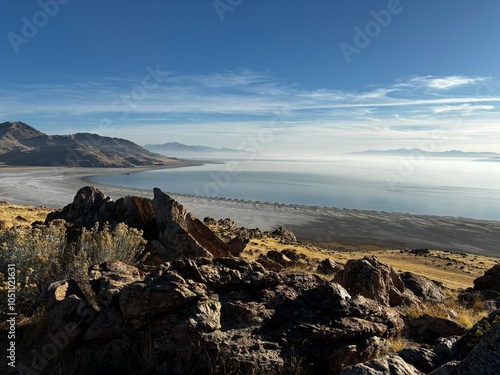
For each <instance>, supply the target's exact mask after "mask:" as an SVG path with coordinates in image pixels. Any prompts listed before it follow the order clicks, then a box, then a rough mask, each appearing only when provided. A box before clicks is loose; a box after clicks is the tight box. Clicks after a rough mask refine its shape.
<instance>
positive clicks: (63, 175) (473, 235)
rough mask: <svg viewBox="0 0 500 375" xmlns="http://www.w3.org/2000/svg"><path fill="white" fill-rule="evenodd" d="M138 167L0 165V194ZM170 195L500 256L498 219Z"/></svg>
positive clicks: (57, 188)
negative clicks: (23, 166)
mask: <svg viewBox="0 0 500 375" xmlns="http://www.w3.org/2000/svg"><path fill="white" fill-rule="evenodd" d="M183 163H186V164H183ZM187 165H193V164H192V163H190V162H179V163H178V164H175V165H171V166H169V167H181V166H187ZM164 168H165V167H164ZM141 170H146V168H57V169H53V168H1V169H0V181H1V182H0V200H2V201H8V202H10V203H14V204H23V205H35V206H38V205H45V206H48V207H51V208H61V207H63V206H65V205H66V204H68V203H71V202H72V201H73V197H74V195H75V193H76V192H77V191H78V189H80V188H81V187H83V186H85V185H89V183H88V182H86V181H85V178H87V177H89V176H95V175H99V174H110V173H113V174H120V173H135V172H139V171H141ZM93 185H94V186H96V187H97V188H99V189H100V190H101V191H102V192H103V193H104V194H106V195H108V196H110V197H111V198H112V199H114V200H116V199H118V198H120V197H123V196H126V195H138V196H143V197H147V198H152V195H153V192H152V189H151V191H145V190H139V189H131V188H123V187H118V186H109V185H98V184H93ZM166 193H168V192H166ZM170 195H171V196H172V197H174V198H175V199H176V200H178V201H179V202H181V203H182V204H183V205H184V206H185V207H186V208H187V209H188V210H190V211H191V212H192V213H193V214H194V215H196V216H197V217H199V218H201V219H202V218H204V217H205V216H211V217H213V218H216V219H220V218H231V219H233V220H234V221H235V222H236V224H237V225H238V226H244V227H247V228H260V229H262V230H273V229H276V228H277V227H279V226H285V227H287V228H289V229H291V230H293V231H294V232H295V233H296V234H297V236H298V237H299V238H301V239H309V240H313V241H318V242H336V243H344V244H348V245H356V244H358V245H359V244H364V245H366V244H370V245H378V246H383V247H394V248H400V247H404V248H431V249H438V250H450V251H460V252H467V253H474V254H480V255H486V256H495V257H499V256H500V248H499V245H498V244H499V243H500V221H493V220H477V219H468V218H455V217H444V216H428V215H412V214H407V213H393V212H378V211H363V210H353V209H342V208H327V207H311V206H300V205H285V204H276V203H274V204H273V203H267V202H253V201H243V200H235V199H222V198H209V197H199V196H193V195H182V194H170Z"/></svg>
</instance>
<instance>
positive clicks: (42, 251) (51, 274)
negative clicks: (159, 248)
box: [0, 220, 146, 316]
mask: <svg viewBox="0 0 500 375" xmlns="http://www.w3.org/2000/svg"><path fill="white" fill-rule="evenodd" d="M98 227H99V224H98V223H96V225H95V226H94V227H93V228H92V229H91V230H85V229H83V230H82V233H81V236H80V237H79V239H78V240H77V241H76V242H75V243H72V244H71V245H70V244H68V238H67V230H66V223H65V222H64V221H63V220H56V221H54V222H52V223H50V224H49V225H39V226H35V227H28V226H18V227H12V228H10V229H7V230H4V231H0V297H1V298H3V299H4V300H5V298H6V295H7V289H8V283H7V275H6V272H7V267H8V265H9V264H14V265H15V269H16V310H17V311H18V312H19V313H23V314H25V315H27V316H30V315H32V314H33V313H34V312H35V311H36V309H37V308H38V307H39V306H40V305H41V300H40V293H41V292H42V291H43V290H45V289H46V288H47V287H48V286H49V284H50V283H52V282H54V281H57V280H61V279H65V278H73V279H75V280H76V281H77V282H79V284H80V285H81V286H82V287H83V288H84V289H86V286H87V284H88V282H87V270H88V268H89V267H90V266H91V265H93V264H97V263H102V262H106V261H110V260H120V261H123V262H125V263H129V264H130V263H134V262H136V261H137V260H138V259H139V256H140V254H142V253H143V251H144V246H145V244H146V241H145V240H144V239H143V238H142V231H139V230H137V229H135V228H128V227H127V225H125V224H123V223H120V224H118V225H117V226H116V227H115V228H114V229H113V230H111V229H110V227H109V225H108V224H107V223H106V224H105V225H104V227H103V229H102V230H98ZM0 313H2V314H4V313H5V312H4V311H0Z"/></svg>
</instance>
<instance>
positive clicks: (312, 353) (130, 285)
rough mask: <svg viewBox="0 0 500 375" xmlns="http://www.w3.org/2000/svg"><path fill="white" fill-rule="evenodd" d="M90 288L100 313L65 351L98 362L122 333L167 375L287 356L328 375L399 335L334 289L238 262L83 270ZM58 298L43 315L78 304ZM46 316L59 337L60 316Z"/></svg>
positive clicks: (393, 319)
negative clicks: (204, 361) (147, 349)
mask: <svg viewBox="0 0 500 375" xmlns="http://www.w3.org/2000/svg"><path fill="white" fill-rule="evenodd" d="M90 279H91V283H92V286H93V290H94V291H95V292H96V293H97V296H98V301H99V304H100V311H99V312H93V315H92V316H91V319H90V320H88V321H85V324H83V323H82V324H80V323H79V330H80V331H79V335H78V336H77V337H74V338H71V340H72V341H71V343H70V344H71V345H75V346H78V350H79V351H80V353H82V351H83V352H85V350H88V351H91V352H92V353H94V354H95V355H96V356H99V353H100V352H101V350H100V348H101V346H102V348H104V346H105V345H107V344H109V342H110V340H111V342H112V341H113V340H116V341H120V340H122V339H123V332H124V331H126V332H128V334H129V335H131V336H130V337H131V339H132V341H133V342H134V341H137V340H140V339H141V338H143V337H144V336H145V335H149V336H148V337H149V340H151V343H152V347H151V353H150V354H151V355H152V359H153V360H154V363H157V364H158V366H160V367H161V368H163V369H165V372H164V373H169V374H182V373H185V372H184V371H185V370H186V367H185V366H186V364H188V363H192V361H195V362H198V361H200V359H201V358H203V356H204V355H205V356H206V355H207V353H210V355H211V356H213V358H226V360H227V363H228V364H229V363H231V364H232V366H234V367H233V368H237V369H240V370H242V371H243V370H244V371H243V372H242V373H247V372H246V371H248V373H250V372H251V371H250V370H251V369H252V368H258V369H260V370H266V369H267V370H269V371H271V370H273V369H276V368H278V367H279V366H281V365H282V364H283V362H284V360H285V358H287V357H289V356H290V355H296V356H298V357H299V358H303V359H304V361H306V362H305V363H314V366H313V367H314V372H315V373H318V374H321V373H335V372H332V371H337V370H338V369H340V368H341V367H343V366H346V365H349V364H353V363H356V362H360V361H364V360H368V359H371V358H373V357H374V356H375V355H377V354H378V353H379V352H380V351H381V350H382V349H383V348H384V347H385V346H386V343H387V341H386V340H387V339H389V338H391V337H394V336H396V335H398V334H399V332H400V331H401V330H402V328H403V321H402V320H401V318H399V316H398V314H396V313H395V312H394V311H393V310H392V309H391V308H388V307H384V306H382V305H380V304H379V303H377V302H376V301H374V300H370V299H366V298H364V297H362V296H357V297H352V296H351V295H350V294H349V293H348V292H347V291H346V290H345V289H344V288H343V287H342V286H340V285H338V284H336V283H328V282H326V281H323V280H321V279H320V278H318V277H315V276H313V275H310V274H305V273H289V274H279V273H275V272H271V271H268V270H266V269H265V268H264V267H263V266H262V265H261V264H260V263H258V262H253V261H248V260H244V259H241V258H197V259H177V260H175V261H172V262H167V263H164V264H161V265H159V266H156V267H154V268H150V270H149V272H146V273H145V274H144V273H143V272H141V271H140V270H138V269H137V268H136V267H131V266H128V265H126V264H123V263H120V262H107V263H103V264H100V265H96V266H94V267H92V268H91V270H90ZM63 297H64V298H62V300H61V299H58V300H57V301H55V303H53V305H52V309H51V310H54V311H55V312H57V311H59V310H61V309H62V308H63V307H64V306H66V304H68V306H70V307H72V306H73V305H77V303H76V302H78V303H79V304H80V305H82V306H84V305H85V304H86V301H84V300H83V301H80V300H75V301H76V302H75V301H74V296H66V295H63ZM71 298H73V299H71ZM67 300H68V301H67ZM78 306H79V305H78ZM51 316H53V319H54V321H53V322H51V324H52V325H53V326H55V327H62V328H63V327H64V315H63V314H53V315H51ZM62 328H61V329H62ZM102 348H101V349H102ZM102 352H104V351H102ZM108 355H109V353H108ZM96 360H99V358H96Z"/></svg>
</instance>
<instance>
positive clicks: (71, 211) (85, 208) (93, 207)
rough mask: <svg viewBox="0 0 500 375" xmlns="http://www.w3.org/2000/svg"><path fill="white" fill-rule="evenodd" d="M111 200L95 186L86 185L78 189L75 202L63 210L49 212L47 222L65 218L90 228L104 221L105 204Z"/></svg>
mask: <svg viewBox="0 0 500 375" xmlns="http://www.w3.org/2000/svg"><path fill="white" fill-rule="evenodd" d="M110 201H111V198H109V197H106V196H105V195H104V194H103V193H102V192H101V191H99V190H98V189H96V188H95V187H93V186H85V187H83V188H81V189H80V190H78V192H77V193H76V196H75V198H74V199H73V203H71V204H69V205H67V206H65V207H64V208H63V209H62V210H61V211H54V212H51V213H49V214H48V215H47V219H46V220H45V223H46V224H48V223H50V222H51V221H54V220H57V219H63V220H66V221H68V222H72V223H75V224H79V225H81V226H86V227H87V228H90V227H92V226H93V225H94V224H95V223H96V222H102V221H100V219H101V218H100V214H101V212H102V211H103V210H104V207H105V204H106V203H107V202H110Z"/></svg>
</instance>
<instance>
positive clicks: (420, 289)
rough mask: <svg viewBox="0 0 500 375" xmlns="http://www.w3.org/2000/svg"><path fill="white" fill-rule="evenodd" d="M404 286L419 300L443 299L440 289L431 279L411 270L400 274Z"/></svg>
mask: <svg viewBox="0 0 500 375" xmlns="http://www.w3.org/2000/svg"><path fill="white" fill-rule="evenodd" d="M399 276H400V278H401V280H402V281H403V283H404V285H405V288H406V289H407V290H410V291H411V292H412V293H413V294H414V295H415V296H416V297H418V298H420V299H421V300H424V301H426V300H429V299H430V300H438V301H441V300H443V299H444V295H443V293H442V292H441V289H440V288H439V287H438V286H437V285H436V283H434V282H433V281H432V280H430V279H428V278H427V277H425V276H420V275H416V274H414V273H411V272H403V273H401V274H400V275H399Z"/></svg>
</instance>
